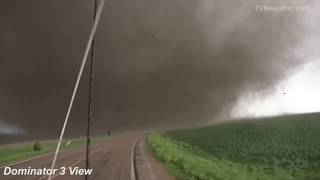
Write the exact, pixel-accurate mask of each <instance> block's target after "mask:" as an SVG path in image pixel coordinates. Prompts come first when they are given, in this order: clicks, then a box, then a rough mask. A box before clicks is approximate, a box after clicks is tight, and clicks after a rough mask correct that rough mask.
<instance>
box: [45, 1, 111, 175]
mask: <svg viewBox="0 0 320 180" xmlns="http://www.w3.org/2000/svg"><path fill="white" fill-rule="evenodd" d="M104 3H105V0H101V1H100V3H99V6H98V8H97V13H96V18H95V20H94V23H93V26H92V29H91V31H90V35H89V40H88V43H87V46H86V49H85V52H84V55H83V59H82V62H81V66H80V70H79V73H78V77H77V80H76V84H75V86H74V89H73V93H72V96H71V99H70V103H69V106H68V111H67V114H66V117H65V120H64V123H63V126H62V130H61V134H60V138H59V142H58V145H57V148H56V151H55V154H54V157H53V161H52V165H51V171H53V169H54V167H55V164H56V160H57V157H58V153H59V150H60V146H61V141H62V139H63V136H64V132H65V130H66V126H67V123H68V120H69V116H70V112H71V109H72V106H73V102H74V98H75V96H76V94H77V91H78V87H79V83H80V80H81V77H82V73H83V69H84V66H85V64H86V61H87V58H88V54H89V51H90V47H91V45H92V42H93V37H94V35H95V33H96V30H97V26H98V23H99V21H100V17H101V14H102V11H103V7H104ZM48 180H51V174H50V175H49V177H48Z"/></svg>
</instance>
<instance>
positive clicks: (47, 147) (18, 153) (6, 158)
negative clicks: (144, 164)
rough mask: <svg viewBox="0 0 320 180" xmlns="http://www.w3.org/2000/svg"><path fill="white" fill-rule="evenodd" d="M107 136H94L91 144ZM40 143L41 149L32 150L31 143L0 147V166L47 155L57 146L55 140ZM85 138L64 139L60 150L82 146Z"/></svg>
mask: <svg viewBox="0 0 320 180" xmlns="http://www.w3.org/2000/svg"><path fill="white" fill-rule="evenodd" d="M107 138H109V137H95V138H94V139H92V141H91V144H94V143H97V142H100V141H102V140H105V139H107ZM68 141H71V143H70V144H69V145H66V143H67V142H68ZM38 142H40V145H41V148H42V149H41V150H39V151H33V144H32V143H29V144H28V145H25V146H23V147H19V148H10V147H7V148H3V149H0V166H6V165H10V164H13V163H16V162H19V161H24V160H28V159H31V158H36V157H39V156H42V155H49V154H51V153H53V152H54V151H55V149H56V147H57V142H47V141H43V142H42V141H38ZM85 143H86V140H85V139H70V140H64V141H62V143H61V146H60V150H61V151H64V150H71V149H75V148H84V147H85Z"/></svg>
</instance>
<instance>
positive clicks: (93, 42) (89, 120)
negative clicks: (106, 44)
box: [85, 0, 97, 180]
mask: <svg viewBox="0 0 320 180" xmlns="http://www.w3.org/2000/svg"><path fill="white" fill-rule="evenodd" d="M93 9H94V10H93V21H94V20H95V19H96V13H97V12H96V11H97V0H94V7H93ZM94 45H95V37H93V40H92V44H91V61H90V72H89V76H90V77H89V91H88V93H89V94H88V121H87V144H86V145H87V148H86V169H89V165H90V164H89V154H90V143H91V139H90V124H91V118H92V98H93V94H92V91H93V65H94V64H93V63H94V47H95V46H94ZM88 179H89V175H88V174H86V175H85V180H88Z"/></svg>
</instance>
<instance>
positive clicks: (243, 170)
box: [147, 133, 319, 180]
mask: <svg viewBox="0 0 320 180" xmlns="http://www.w3.org/2000/svg"><path fill="white" fill-rule="evenodd" d="M147 144H148V147H149V149H150V150H151V151H152V152H153V154H154V155H155V157H156V158H157V159H159V160H160V161H161V162H162V163H163V164H164V166H165V167H166V168H167V169H168V171H169V172H170V173H171V174H172V175H174V176H175V177H176V178H177V179H178V180H318V179H319V176H318V175H319V173H317V172H312V171H309V170H303V169H297V168H295V169H291V170H290V171H288V170H287V169H284V168H281V167H277V166H266V165H259V164H241V163H237V162H233V161H230V160H227V159H220V158H216V157H213V156H211V155H210V154H208V153H207V152H205V151H203V150H201V149H200V148H198V147H195V146H192V145H190V144H187V143H184V142H179V141H176V140H173V139H171V138H169V137H167V136H165V135H163V134H156V133H153V134H150V135H149V136H148V137H147Z"/></svg>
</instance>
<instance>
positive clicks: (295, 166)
mask: <svg viewBox="0 0 320 180" xmlns="http://www.w3.org/2000/svg"><path fill="white" fill-rule="evenodd" d="M319 117H320V114H305V115H295V116H282V117H273V118H265V119H259V120H255V121H244V122H233V123H225V124H219V125H215V126H209V127H204V128H196V129H186V130H178V131H171V132H168V133H164V134H162V135H158V134H152V135H150V136H149V137H148V142H149V143H148V144H149V146H150V148H151V149H152V151H153V152H154V154H155V155H156V157H158V158H159V159H160V160H161V161H162V162H163V163H164V164H165V166H166V167H168V169H169V170H170V171H171V172H172V173H173V174H174V175H175V176H176V177H178V179H182V180H189V179H190V180H220V179H221V180H229V179H230V180H231V179H232V180H246V179H248V180H251V179H252V180H253V179H254V180H258V179H259V180H271V179H272V180H273V179H276V180H287V179H288V180H289V179H294V180H296V179H298V180H300V179H301V180H309V179H310V180H311V179H312V180H317V179H320V138H319V137H320V118H319Z"/></svg>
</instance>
